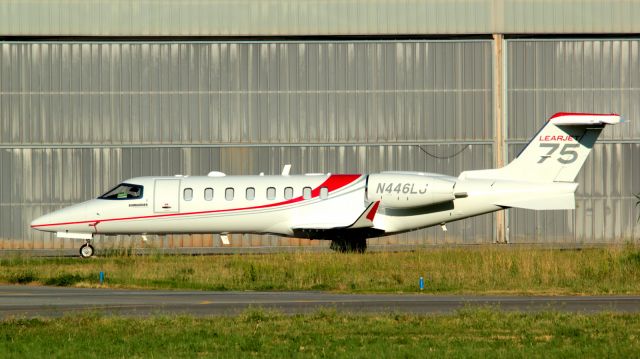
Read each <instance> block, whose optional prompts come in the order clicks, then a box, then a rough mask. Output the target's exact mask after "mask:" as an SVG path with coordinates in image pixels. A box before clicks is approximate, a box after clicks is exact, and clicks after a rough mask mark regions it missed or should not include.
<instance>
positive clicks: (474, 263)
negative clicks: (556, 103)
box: [0, 246, 640, 295]
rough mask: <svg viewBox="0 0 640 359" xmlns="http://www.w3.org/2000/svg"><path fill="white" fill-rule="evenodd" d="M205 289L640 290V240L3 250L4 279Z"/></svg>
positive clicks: (1, 276) (1, 270)
mask: <svg viewBox="0 0 640 359" xmlns="http://www.w3.org/2000/svg"><path fill="white" fill-rule="evenodd" d="M101 271H102V272H104V273H105V279H106V282H105V286H109V287H130V288H163V289H205V290H330V291H338V292H418V291H419V289H418V279H419V277H420V276H423V277H424V278H425V291H424V292H426V293H435V294H454V293H476V294H483V293H484V294H496V293H504V294H551V295H561V294H630V293H640V247H634V246H627V247H607V248H595V249H585V250H558V249H541V248H521V247H519V248H510V247H498V246H482V247H479V248H440V249H432V250H419V251H415V252H400V253H366V254H343V253H280V254H263V255H217V256H170V255H148V256H131V255H122V256H105V257H98V258H94V259H90V260H82V259H79V258H29V257H5V258H1V259H0V282H2V283H16V284H28V283H34V284H47V285H60V286H97V285H98V284H99V283H98V278H99V276H98V274H99V272H101Z"/></svg>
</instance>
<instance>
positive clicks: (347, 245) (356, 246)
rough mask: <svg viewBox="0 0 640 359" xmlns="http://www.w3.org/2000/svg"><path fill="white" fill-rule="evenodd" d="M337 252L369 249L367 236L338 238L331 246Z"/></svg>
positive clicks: (354, 251)
mask: <svg viewBox="0 0 640 359" xmlns="http://www.w3.org/2000/svg"><path fill="white" fill-rule="evenodd" d="M329 248H331V249H333V250H334V251H336V252H340V253H349V252H353V253H364V252H365V251H366V250H367V239H366V238H351V239H346V238H336V239H333V240H332V241H331V246H330V247H329Z"/></svg>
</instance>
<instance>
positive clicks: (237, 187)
mask: <svg viewBox="0 0 640 359" xmlns="http://www.w3.org/2000/svg"><path fill="white" fill-rule="evenodd" d="M620 122H622V119H621V117H620V116H619V115H616V114H584V113H557V114H555V115H553V116H552V117H551V118H550V119H549V120H548V121H547V123H546V124H545V125H544V126H543V127H542V129H541V130H540V131H539V132H538V134H536V135H535V137H534V138H533V139H532V140H531V141H530V142H529V144H528V145H527V146H526V147H525V148H524V150H523V151H522V152H521V153H520V155H519V156H518V157H517V158H516V159H514V160H513V161H512V162H511V163H509V164H508V165H507V166H504V167H502V168H498V169H489V170H479V171H465V172H462V173H461V174H460V175H459V176H458V177H451V176H446V175H442V174H434V173H423V172H382V173H372V174H306V175H289V168H290V166H289V165H287V166H285V168H284V170H283V172H282V174H281V175H279V176H264V175H262V174H261V175H256V176H227V175H225V174H224V173H221V172H211V173H209V175H207V176H197V177H196V176H193V177H192V176H175V177H137V178H132V179H129V180H127V181H125V182H123V183H121V184H119V185H117V186H116V187H115V188H113V189H112V190H110V191H108V192H107V193H105V194H103V195H102V196H100V197H98V198H96V199H92V200H89V201H87V202H83V203H80V204H76V205H73V206H70V207H67V208H63V209H61V210H58V211H55V212H53V213H50V214H47V215H44V216H42V217H40V218H38V219H36V220H34V221H33V222H31V227H32V228H35V229H37V230H40V231H48V232H55V233H56V234H57V236H58V237H63V238H80V239H84V240H85V241H86V243H85V244H84V245H82V247H81V248H80V255H81V256H82V257H90V256H92V255H93V253H94V249H93V247H92V246H91V240H92V238H93V236H95V235H96V234H104V235H116V234H128V235H133V234H136V235H143V236H145V235H147V234H169V233H172V234H188V233H218V234H220V235H221V238H222V241H223V243H225V244H228V237H227V236H226V235H227V234H228V233H259V234H277V235H281V236H289V237H301V238H310V239H327V240H332V248H334V249H336V250H340V251H352V250H353V251H364V249H365V248H366V238H371V237H378V236H385V235H390V234H395V233H401V232H407V231H411V230H415V229H419V228H425V227H430V226H434V225H441V226H442V227H443V229H444V230H446V223H448V222H452V221H456V220H459V219H463V218H467V217H472V216H477V215H480V214H485V213H490V212H494V211H499V210H502V209H505V208H511V207H516V208H526V209H532V210H559V209H574V208H575V198H574V192H575V190H576V188H577V187H578V184H577V183H575V182H574V180H575V178H576V176H577V175H578V172H579V171H580V168H581V167H582V165H583V164H584V161H585V160H586V159H587V156H588V155H589V152H590V151H591V149H592V147H593V144H594V143H595V142H596V139H597V138H598V135H599V134H600V132H601V131H602V129H603V128H604V126H605V125H609V124H617V123H620ZM143 238H144V237H143Z"/></svg>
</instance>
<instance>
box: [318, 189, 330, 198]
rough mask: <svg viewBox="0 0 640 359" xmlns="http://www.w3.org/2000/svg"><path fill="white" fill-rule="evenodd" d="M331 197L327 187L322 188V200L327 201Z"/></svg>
mask: <svg viewBox="0 0 640 359" xmlns="http://www.w3.org/2000/svg"><path fill="white" fill-rule="evenodd" d="M328 197H329V189H328V188H327V187H320V198H321V199H327V198H328Z"/></svg>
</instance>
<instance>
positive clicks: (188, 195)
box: [182, 188, 193, 201]
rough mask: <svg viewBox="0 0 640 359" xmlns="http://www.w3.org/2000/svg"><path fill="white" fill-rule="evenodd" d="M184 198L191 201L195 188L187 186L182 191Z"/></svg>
mask: <svg viewBox="0 0 640 359" xmlns="http://www.w3.org/2000/svg"><path fill="white" fill-rule="evenodd" d="M182 198H184V200H185V201H191V200H192V199H193V188H185V189H184V191H183V192H182Z"/></svg>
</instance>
